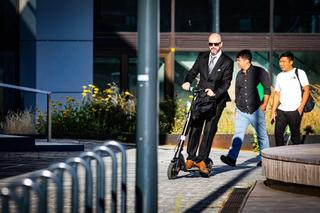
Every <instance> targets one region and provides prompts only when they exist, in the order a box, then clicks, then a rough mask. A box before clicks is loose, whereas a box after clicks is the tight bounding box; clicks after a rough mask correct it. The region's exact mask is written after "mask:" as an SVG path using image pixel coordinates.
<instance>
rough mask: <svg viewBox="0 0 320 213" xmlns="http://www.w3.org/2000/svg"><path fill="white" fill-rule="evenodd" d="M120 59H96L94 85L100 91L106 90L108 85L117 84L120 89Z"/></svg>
mask: <svg viewBox="0 0 320 213" xmlns="http://www.w3.org/2000/svg"><path fill="white" fill-rule="evenodd" d="M120 72H121V64H120V58H117V57H108V58H95V59H94V71H93V83H94V85H96V86H97V87H99V88H100V89H105V88H106V86H107V84H108V83H112V82H114V83H116V84H117V85H118V86H119V87H120Z"/></svg>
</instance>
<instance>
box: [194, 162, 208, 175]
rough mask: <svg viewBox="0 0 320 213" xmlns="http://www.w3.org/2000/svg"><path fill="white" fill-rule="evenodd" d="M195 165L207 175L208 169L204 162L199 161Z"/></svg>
mask: <svg viewBox="0 0 320 213" xmlns="http://www.w3.org/2000/svg"><path fill="white" fill-rule="evenodd" d="M196 167H198V168H199V172H200V173H202V174H205V175H209V170H208V169H207V166H206V163H205V162H204V161H200V162H199V163H196Z"/></svg>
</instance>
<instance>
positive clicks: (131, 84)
mask: <svg viewBox="0 0 320 213" xmlns="http://www.w3.org/2000/svg"><path fill="white" fill-rule="evenodd" d="M137 69H138V59H137V58H129V59H128V88H129V91H130V92H131V93H132V94H133V95H135V96H137V74H138V71H137Z"/></svg>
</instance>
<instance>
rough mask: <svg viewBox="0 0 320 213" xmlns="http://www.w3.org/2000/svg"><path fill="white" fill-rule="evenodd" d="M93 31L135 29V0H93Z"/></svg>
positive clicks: (132, 30) (133, 30) (130, 30)
mask: <svg viewBox="0 0 320 213" xmlns="http://www.w3.org/2000/svg"><path fill="white" fill-rule="evenodd" d="M94 24H95V25H94V27H95V32H115V31H125V32H126V31H127V32H135V31H137V0H116V1H108V0H95V1H94Z"/></svg>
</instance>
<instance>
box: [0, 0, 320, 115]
mask: <svg viewBox="0 0 320 213" xmlns="http://www.w3.org/2000/svg"><path fill="white" fill-rule="evenodd" d="M16 2H18V1H11V0H4V1H1V2H0V33H1V35H2V39H1V40H0V42H1V45H0V82H5V83H10V84H15V85H19V84H20V82H19V72H20V70H21V68H20V65H19V61H21V60H20V58H19V51H21V50H20V46H19V37H21V35H20V32H19V29H20V28H19V27H20V23H19V10H18V7H19V5H18V3H16ZM159 2H160V10H159V21H160V26H159V29H160V36H159V38H160V50H159V51H160V55H159V56H160V59H159V70H158V78H159V81H160V84H159V88H160V94H161V97H162V98H165V97H169V98H175V97H176V96H179V95H180V94H181V92H180V85H181V83H182V81H183V78H184V75H185V74H186V72H187V71H188V70H189V69H190V67H191V66H192V64H193V63H194V61H195V59H196V57H197V55H198V54H199V52H202V51H207V50H208V47H207V37H208V35H209V33H210V32H220V33H221V34H222V37H223V41H224V47H223V51H224V52H226V53H227V54H228V55H230V56H231V57H232V58H233V59H234V57H235V54H236V52H238V51H239V50H241V49H244V48H247V49H250V50H252V51H253V53H254V58H253V61H254V63H256V64H258V65H261V66H263V67H264V68H265V69H266V70H268V71H269V73H270V76H271V77H272V78H274V76H275V75H276V74H277V73H278V72H280V70H279V66H278V56H279V54H280V53H281V52H283V51H287V50H290V51H292V52H294V53H295V55H296V64H295V65H296V66H297V67H299V68H302V69H304V70H305V71H306V72H307V74H308V76H309V78H310V82H311V83H319V81H320V78H319V74H320V73H319V72H320V69H319V66H320V64H319V63H318V62H317V61H318V60H317V59H318V58H319V56H320V0H277V1H275V0H243V1H232V0H223V1H221V0H201V4H199V2H195V1H193V0H159ZM92 4H93V17H92V19H93V20H91V21H92V23H93V32H94V35H93V56H92V57H93V60H92V61H93V65H92V66H93V73H92V76H93V83H94V84H96V85H97V86H98V87H100V88H104V87H105V86H106V84H107V83H110V82H115V83H116V84H118V85H119V86H120V87H121V88H122V89H123V90H129V91H131V92H132V93H134V94H135V92H136V73H137V61H138V59H137V51H136V50H137V23H138V21H137V17H138V11H137V10H138V1H137V0H117V1H107V0H93V1H92ZM237 70H238V68H237V67H236V66H235V71H237ZM235 73H236V72H235ZM10 94H12V93H10ZM4 99H6V101H5V102H4ZM18 102H19V98H15V96H12V95H10V96H8V95H6V92H5V91H3V89H2V88H0V103H1V105H2V106H5V105H12V104H11V103H18ZM18 104H19V103H18ZM1 110H3V109H1Z"/></svg>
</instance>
